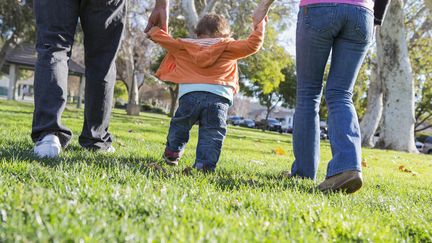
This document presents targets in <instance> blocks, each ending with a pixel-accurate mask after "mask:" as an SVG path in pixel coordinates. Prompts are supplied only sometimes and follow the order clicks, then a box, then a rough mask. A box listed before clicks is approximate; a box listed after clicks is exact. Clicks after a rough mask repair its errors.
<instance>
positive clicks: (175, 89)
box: [168, 84, 179, 117]
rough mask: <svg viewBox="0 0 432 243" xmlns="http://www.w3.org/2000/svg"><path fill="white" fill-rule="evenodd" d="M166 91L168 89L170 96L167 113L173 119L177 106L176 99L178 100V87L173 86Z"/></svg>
mask: <svg viewBox="0 0 432 243" xmlns="http://www.w3.org/2000/svg"><path fill="white" fill-rule="evenodd" d="M168 89H169V92H170V96H171V107H170V112H169V114H168V116H169V117H173V116H174V112H175V110H176V106H177V99H178V95H179V86H178V84H176V85H175V86H170V87H168Z"/></svg>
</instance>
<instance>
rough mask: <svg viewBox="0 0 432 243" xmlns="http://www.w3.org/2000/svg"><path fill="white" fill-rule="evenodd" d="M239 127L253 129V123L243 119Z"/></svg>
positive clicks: (250, 120)
mask: <svg viewBox="0 0 432 243" xmlns="http://www.w3.org/2000/svg"><path fill="white" fill-rule="evenodd" d="M240 126H241V127H248V128H255V121H254V120H252V119H244V120H243V122H242V123H241V124H240Z"/></svg>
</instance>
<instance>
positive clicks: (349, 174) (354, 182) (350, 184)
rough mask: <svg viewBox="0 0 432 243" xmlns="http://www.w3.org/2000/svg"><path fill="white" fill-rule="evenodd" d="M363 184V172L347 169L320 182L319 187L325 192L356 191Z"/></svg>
mask: <svg viewBox="0 0 432 243" xmlns="http://www.w3.org/2000/svg"><path fill="white" fill-rule="evenodd" d="M362 185H363V178H362V173H361V172H358V171H345V172H343V173H341V174H337V175H335V176H332V177H329V178H327V179H325V180H324V181H323V182H322V183H321V184H319V186H318V189H319V190H320V191H322V192H324V193H328V192H345V193H354V192H356V191H358V190H359V189H360V188H361V187H362Z"/></svg>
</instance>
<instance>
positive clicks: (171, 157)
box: [163, 148, 183, 166]
mask: <svg viewBox="0 0 432 243" xmlns="http://www.w3.org/2000/svg"><path fill="white" fill-rule="evenodd" d="M182 154H183V151H179V152H173V151H171V150H170V149H168V148H166V149H165V152H164V154H163V158H164V160H165V162H166V163H167V164H169V165H173V166H176V165H178V162H179V160H180V157H181V156H182Z"/></svg>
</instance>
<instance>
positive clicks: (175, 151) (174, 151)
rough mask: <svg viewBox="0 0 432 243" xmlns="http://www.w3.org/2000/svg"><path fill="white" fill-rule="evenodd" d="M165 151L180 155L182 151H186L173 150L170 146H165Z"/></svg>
mask: <svg viewBox="0 0 432 243" xmlns="http://www.w3.org/2000/svg"><path fill="white" fill-rule="evenodd" d="M165 149H169V150H170V152H173V153H180V152H182V151H184V150H185V149H172V148H171V147H170V146H168V145H166V146H165Z"/></svg>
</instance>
